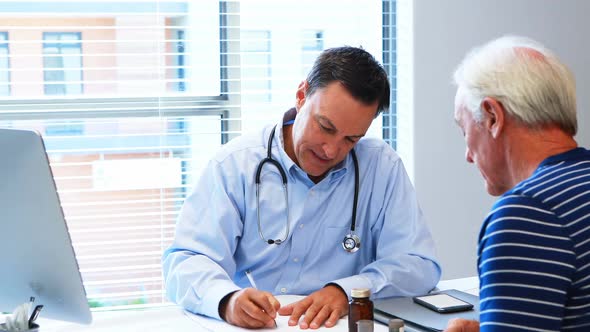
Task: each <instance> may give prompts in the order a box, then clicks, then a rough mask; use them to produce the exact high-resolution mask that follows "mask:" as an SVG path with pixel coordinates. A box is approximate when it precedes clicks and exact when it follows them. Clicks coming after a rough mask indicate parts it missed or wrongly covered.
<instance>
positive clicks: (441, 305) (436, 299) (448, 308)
mask: <svg viewBox="0 0 590 332" xmlns="http://www.w3.org/2000/svg"><path fill="white" fill-rule="evenodd" d="M413 299H414V302H416V303H418V304H420V305H422V306H425V307H426V308H428V309H430V310H434V311H436V312H438V313H441V314H445V313H449V312H459V311H468V310H471V309H473V304H471V303H469V302H465V301H463V300H460V299H458V298H456V297H454V296H451V295H449V294H444V293H440V294H431V295H424V296H415V297H413Z"/></svg>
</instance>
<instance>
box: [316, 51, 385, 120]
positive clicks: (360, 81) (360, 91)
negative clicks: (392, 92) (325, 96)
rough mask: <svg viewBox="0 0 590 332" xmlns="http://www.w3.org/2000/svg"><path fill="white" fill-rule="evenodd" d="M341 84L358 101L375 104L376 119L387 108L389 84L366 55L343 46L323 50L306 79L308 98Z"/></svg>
mask: <svg viewBox="0 0 590 332" xmlns="http://www.w3.org/2000/svg"><path fill="white" fill-rule="evenodd" d="M335 81H337V82H340V83H341V84H342V85H343V86H344V87H345V88H346V90H348V92H350V94H351V95H352V96H353V97H354V98H355V99H357V100H359V101H361V102H363V103H365V104H367V105H368V104H372V103H374V102H377V101H378V103H379V104H378V107H377V113H376V114H375V116H377V115H379V113H381V112H382V111H383V110H384V109H386V108H388V107H389V81H388V80H387V73H386V72H385V69H383V67H382V66H381V65H380V64H379V62H377V60H375V58H374V57H373V56H372V55H371V54H370V53H369V52H367V51H365V50H363V49H362V48H358V47H351V46H343V47H335V48H329V49H326V50H324V51H323V52H322V53H321V54H320V55H319V56H318V58H317V59H316V61H315V63H314V64H313V68H312V69H311V71H310V72H309V74H308V75H307V83H308V87H307V91H306V94H307V95H311V94H313V93H314V92H315V91H316V90H318V89H321V88H324V87H326V86H327V85H328V84H329V83H332V82H335Z"/></svg>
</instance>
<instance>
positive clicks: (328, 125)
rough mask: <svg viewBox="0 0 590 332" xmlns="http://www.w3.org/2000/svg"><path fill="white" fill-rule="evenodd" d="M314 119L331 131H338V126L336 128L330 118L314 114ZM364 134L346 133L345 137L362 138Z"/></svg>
mask: <svg viewBox="0 0 590 332" xmlns="http://www.w3.org/2000/svg"><path fill="white" fill-rule="evenodd" d="M315 119H316V121H317V122H318V123H320V126H322V127H324V128H326V129H329V130H331V131H333V132H334V133H337V132H338V128H336V126H335V125H334V124H333V123H332V121H330V119H328V118H327V117H325V116H323V115H319V114H318V115H315ZM364 136H365V134H360V135H347V136H346V137H348V138H354V139H357V138H362V137H364Z"/></svg>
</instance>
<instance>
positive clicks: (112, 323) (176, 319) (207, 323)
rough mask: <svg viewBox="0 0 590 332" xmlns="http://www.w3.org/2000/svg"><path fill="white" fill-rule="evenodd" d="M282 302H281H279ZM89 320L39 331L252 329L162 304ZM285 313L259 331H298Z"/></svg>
mask: <svg viewBox="0 0 590 332" xmlns="http://www.w3.org/2000/svg"><path fill="white" fill-rule="evenodd" d="M437 287H438V288H439V289H440V290H445V289H458V290H462V291H466V292H469V293H473V294H476V295H477V289H478V279H477V277H470V278H462V279H454V280H446V281H441V282H440V283H439V284H438V285H437ZM281 299H282V300H284V301H285V302H292V301H294V300H296V299H297V297H296V296H284V297H282V298H279V301H281ZM281 302H283V301H281ZM92 317H93V322H92V324H90V325H79V324H73V323H67V322H59V321H54V320H49V319H42V318H41V319H39V320H38V321H37V322H38V323H39V325H40V326H41V328H40V332H72V331H82V332H84V331H92V332H99V331H103V332H107V331H108V332H135V331H137V332H139V331H142V332H144V331H158V332H166V331H174V332H182V331H191V332H194V331H205V332H207V331H211V332H217V331H223V332H233V331H252V330H246V329H242V328H238V327H235V326H231V325H228V324H226V323H225V322H221V321H218V320H215V319H211V318H207V317H203V316H197V315H192V314H189V313H185V312H184V311H183V310H182V309H180V308H179V307H177V306H162V307H155V308H148V309H140V310H120V311H98V312H93V313H92ZM287 320H288V316H283V317H281V316H278V317H277V326H278V328H277V329H265V330H261V331H301V330H300V329H299V327H298V326H288V325H287ZM308 331H330V332H348V320H347V318H346V317H343V318H342V319H340V321H339V322H338V324H337V325H336V326H335V327H333V328H325V327H321V328H320V329H318V330H308ZM375 332H387V327H386V326H385V325H382V324H380V323H378V322H375Z"/></svg>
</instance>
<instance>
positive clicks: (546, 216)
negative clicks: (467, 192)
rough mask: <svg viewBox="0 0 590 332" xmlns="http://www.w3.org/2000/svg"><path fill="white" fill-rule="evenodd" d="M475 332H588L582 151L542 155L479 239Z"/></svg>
mask: <svg viewBox="0 0 590 332" xmlns="http://www.w3.org/2000/svg"><path fill="white" fill-rule="evenodd" d="M478 269H479V277H480V327H481V331H484V332H485V331H503V332H504V331H590V151H588V150H586V149H583V148H576V149H574V150H571V151H568V152H565V153H562V154H559V155H555V156H552V157H549V158H547V159H545V160H544V161H543V162H542V163H541V164H540V165H539V167H538V168H537V170H536V171H535V172H534V174H533V175H532V176H531V177H530V178H528V179H526V180H525V181H523V182H521V183H520V184H518V185H517V186H516V187H514V188H513V189H512V190H510V191H508V192H506V193H505V194H504V195H503V196H502V197H500V199H499V200H498V201H497V202H496V203H495V205H494V207H493V209H492V211H491V212H490V213H489V215H488V216H487V218H486V220H485V221H484V223H483V226H482V229H481V232H480V236H479V249H478Z"/></svg>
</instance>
